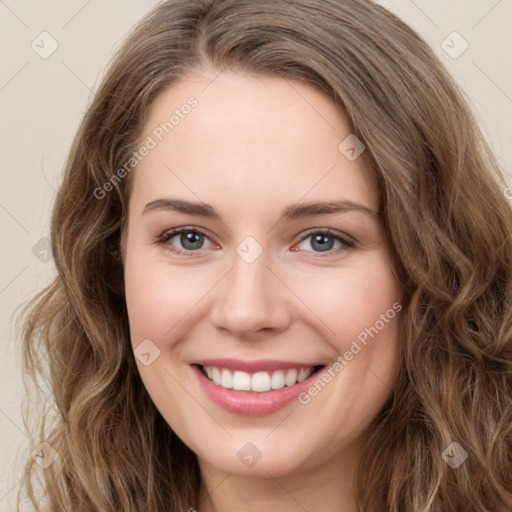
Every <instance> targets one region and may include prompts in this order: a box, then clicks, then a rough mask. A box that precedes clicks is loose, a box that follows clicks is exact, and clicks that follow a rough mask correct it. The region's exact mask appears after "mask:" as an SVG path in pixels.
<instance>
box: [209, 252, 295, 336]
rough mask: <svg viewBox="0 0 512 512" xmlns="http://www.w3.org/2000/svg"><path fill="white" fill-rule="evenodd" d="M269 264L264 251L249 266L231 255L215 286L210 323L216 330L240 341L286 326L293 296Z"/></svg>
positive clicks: (280, 330) (266, 334)
mask: <svg viewBox="0 0 512 512" xmlns="http://www.w3.org/2000/svg"><path fill="white" fill-rule="evenodd" d="M268 263H269V261H268V259H267V258H266V257H265V251H264V252H263V254H262V255H260V256H259V257H258V258H257V259H256V260H255V261H253V262H252V263H247V262H246V261H245V260H244V259H243V258H241V257H240V256H239V255H238V254H234V258H233V267H232V269H231V271H230V272H229V273H228V274H227V275H226V277H225V278H224V279H223V280H222V281H221V283H219V285H220V286H218V287H216V290H217V296H216V299H215V303H214V305H213V307H212V312H211V320H212V322H213V324H214V326H215V327H216V328H217V329H220V330H222V331H225V332H226V331H228V332H229V333H231V334H232V335H233V336H234V337H237V338H240V339H256V338H257V339H260V338H261V337H262V336H264V337H268V336H275V335H276V334H278V333H280V332H282V331H284V330H285V329H286V328H287V327H288V325H289V324H290V321H291V317H292V315H291V304H290V303H289V299H290V296H291V295H293V294H292V293H291V292H290V290H288V289H287V288H286V285H285V284H283V281H282V279H280V278H278V276H277V275H276V273H275V272H274V271H273V270H271V269H270V267H269V266H268Z"/></svg>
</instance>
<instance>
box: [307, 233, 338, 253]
mask: <svg viewBox="0 0 512 512" xmlns="http://www.w3.org/2000/svg"><path fill="white" fill-rule="evenodd" d="M326 240H327V242H326ZM329 240H330V242H331V243H329ZM316 243H319V245H318V246H317V247H316V248H318V249H319V250H320V251H328V250H329V249H332V244H333V243H334V240H333V239H332V238H331V237H330V236H324V235H316V236H315V237H314V239H313V243H312V247H313V248H314V249H315V244H316Z"/></svg>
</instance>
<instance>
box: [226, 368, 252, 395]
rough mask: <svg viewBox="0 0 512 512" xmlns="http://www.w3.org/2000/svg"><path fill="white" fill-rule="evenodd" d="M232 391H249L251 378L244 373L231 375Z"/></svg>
mask: <svg viewBox="0 0 512 512" xmlns="http://www.w3.org/2000/svg"><path fill="white" fill-rule="evenodd" d="M227 371H229V370H227ZM233 389H236V390H237V391H250V390H251V376H250V375H249V374H248V373H245V372H235V373H233Z"/></svg>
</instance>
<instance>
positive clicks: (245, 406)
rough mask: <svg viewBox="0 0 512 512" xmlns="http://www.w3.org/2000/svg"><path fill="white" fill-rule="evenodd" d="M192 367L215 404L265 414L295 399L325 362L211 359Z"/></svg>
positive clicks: (243, 413)
mask: <svg viewBox="0 0 512 512" xmlns="http://www.w3.org/2000/svg"><path fill="white" fill-rule="evenodd" d="M190 368H191V369H192V371H193V373H194V374H195V376H196V378H197V379H198V381H199V384H200V387H201V388H202V390H203V392H204V394H205V397H206V398H207V399H209V400H210V401H211V402H212V403H213V404H215V405H217V406H219V407H221V408H222V409H224V410H225V411H228V412H230V413H235V414H238V415H245V416H264V415H267V414H271V413H273V412H276V411H278V410H280V409H283V408H284V407H286V406H287V405H290V404H292V403H293V402H294V401H296V400H297V399H298V396H299V395H300V393H302V392H303V391H305V390H306V389H308V387H309V386H311V385H312V382H313V380H314V379H316V378H317V376H318V374H319V372H321V371H322V370H323V369H325V368H326V365H322V364H318V365H308V363H303V362H302V363H299V362H285V361H252V362H250V361H242V360H234V359H209V360H203V361H196V362H194V363H193V364H191V365H190Z"/></svg>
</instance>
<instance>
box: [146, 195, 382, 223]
mask: <svg viewBox="0 0 512 512" xmlns="http://www.w3.org/2000/svg"><path fill="white" fill-rule="evenodd" d="M161 210H171V211H175V212H179V213H185V214H188V215H196V216H199V217H205V218H209V219H218V220H220V221H222V222H223V220H222V216H221V215H220V214H219V212H217V210H215V208H214V207H213V206H211V205H209V204H207V203H203V202H201V203H196V202H191V201H185V200H182V199H171V198H162V199H155V200H154V201H151V202H149V203H148V204H146V206H145V207H144V210H143V212H142V215H146V214H148V213H151V212H155V211H161ZM349 211H356V212H360V213H364V214H365V215H369V216H371V217H372V218H379V217H380V212H378V211H375V210H372V209H371V208H368V207H367V206H364V205H362V204H359V203H354V202H353V201H348V200H346V199H342V200H339V201H326V202H310V203H297V204H292V205H290V206H287V207H286V208H284V209H283V210H282V212H281V215H280V216H279V221H278V222H283V221H287V220H298V219H302V218H304V217H310V216H315V215H328V214H332V213H343V212H349Z"/></svg>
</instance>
